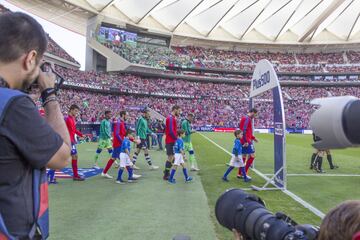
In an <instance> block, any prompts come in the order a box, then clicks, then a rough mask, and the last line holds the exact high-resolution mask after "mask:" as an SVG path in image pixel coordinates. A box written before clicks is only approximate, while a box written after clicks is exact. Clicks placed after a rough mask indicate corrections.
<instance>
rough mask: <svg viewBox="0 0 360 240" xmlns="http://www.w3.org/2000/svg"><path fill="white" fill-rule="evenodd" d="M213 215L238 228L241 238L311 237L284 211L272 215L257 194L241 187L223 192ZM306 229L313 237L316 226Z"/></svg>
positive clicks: (278, 239) (223, 222)
mask: <svg viewBox="0 0 360 240" xmlns="http://www.w3.org/2000/svg"><path fill="white" fill-rule="evenodd" d="M215 215H216V218H217V220H218V221H219V223H220V224H221V225H223V226H224V227H226V228H228V229H229V230H232V229H236V230H238V231H239V232H240V233H241V234H242V235H243V237H245V239H254V240H282V239H284V240H290V239H315V238H312V237H309V236H305V235H307V234H305V233H304V232H303V231H300V230H297V228H296V226H295V225H296V223H295V222H294V221H292V220H291V219H290V218H289V217H287V216H286V215H285V214H282V213H277V214H276V215H274V214H272V213H271V212H269V211H268V210H267V209H266V208H265V204H264V202H263V201H262V200H261V199H260V198H259V197H257V196H256V195H253V194H248V193H246V192H244V191H243V190H241V189H230V190H227V191H226V192H225V193H223V194H222V195H221V196H220V197H219V199H218V200H217V202H216V206H215ZM285 220H286V221H285ZM307 230H308V232H311V233H313V234H312V235H315V237H316V235H317V230H316V228H313V227H312V226H310V227H308V228H307ZM312 235H311V236H312ZM304 237H305V238H304Z"/></svg>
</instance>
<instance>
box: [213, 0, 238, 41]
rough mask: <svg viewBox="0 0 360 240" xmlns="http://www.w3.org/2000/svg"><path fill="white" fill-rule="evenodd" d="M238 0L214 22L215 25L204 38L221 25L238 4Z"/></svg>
mask: <svg viewBox="0 0 360 240" xmlns="http://www.w3.org/2000/svg"><path fill="white" fill-rule="evenodd" d="M239 1H240V0H237V1H236V2H235V3H234V4H233V5H232V6H231V7H230V8H229V9H228V10H227V11H226V12H225V13H224V14H223V15H222V16H221V18H220V19H219V21H217V22H216V24H215V25H214V26H213V27H212V28H211V30H210V31H209V32H208V33H207V34H206V37H208V36H209V35H210V33H211V32H212V31H213V30H214V29H215V28H216V27H217V26H219V24H220V23H221V21H222V20H223V19H224V18H225V17H226V15H228V13H229V12H230V11H231V10H232V9H233V8H234V7H235V6H236V4H238V2H239Z"/></svg>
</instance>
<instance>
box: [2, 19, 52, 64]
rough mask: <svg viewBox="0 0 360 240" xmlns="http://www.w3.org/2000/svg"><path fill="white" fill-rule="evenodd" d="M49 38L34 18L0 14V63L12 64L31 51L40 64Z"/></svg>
mask: <svg viewBox="0 0 360 240" xmlns="http://www.w3.org/2000/svg"><path fill="white" fill-rule="evenodd" d="M47 43H48V42H47V36H46V33H45V31H44V29H43V28H42V26H41V25H40V24H39V23H38V22H37V21H36V20H35V19H34V18H32V17H30V16H29V15H27V14H25V13H20V12H7V13H4V14H0V62H2V63H10V62H12V61H15V60H16V59H18V58H19V57H20V56H21V55H23V54H27V53H29V52H30V51H31V50H35V51H36V52H37V58H36V61H37V62H39V61H40V59H41V58H42V56H43V55H44V53H45V51H46V48H47Z"/></svg>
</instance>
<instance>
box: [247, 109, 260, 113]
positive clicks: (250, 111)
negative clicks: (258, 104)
mask: <svg viewBox="0 0 360 240" xmlns="http://www.w3.org/2000/svg"><path fill="white" fill-rule="evenodd" d="M257 112H258V110H257V109H256V108H251V109H250V110H249V113H257Z"/></svg>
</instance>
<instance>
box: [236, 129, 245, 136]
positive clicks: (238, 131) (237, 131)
mask: <svg viewBox="0 0 360 240" xmlns="http://www.w3.org/2000/svg"><path fill="white" fill-rule="evenodd" d="M242 132H243V131H241V130H240V129H237V130H235V132H234V136H235V137H237V135H239V134H240V133H242Z"/></svg>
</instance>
